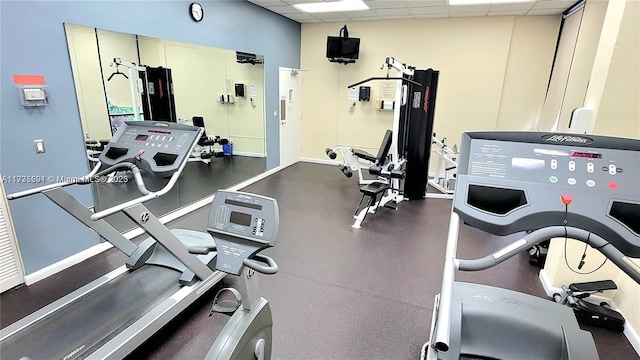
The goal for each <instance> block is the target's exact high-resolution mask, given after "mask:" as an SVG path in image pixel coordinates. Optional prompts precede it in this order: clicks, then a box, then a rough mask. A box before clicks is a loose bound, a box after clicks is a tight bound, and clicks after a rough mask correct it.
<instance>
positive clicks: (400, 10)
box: [374, 8, 411, 17]
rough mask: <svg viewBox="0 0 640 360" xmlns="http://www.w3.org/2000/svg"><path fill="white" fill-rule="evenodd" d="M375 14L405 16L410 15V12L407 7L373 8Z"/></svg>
mask: <svg viewBox="0 0 640 360" xmlns="http://www.w3.org/2000/svg"><path fill="white" fill-rule="evenodd" d="M374 11H375V12H376V14H378V15H380V16H382V17H387V16H400V15H402V16H406V15H411V12H410V11H409V9H408V8H397V9H375V10H374Z"/></svg>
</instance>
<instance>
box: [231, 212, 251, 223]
mask: <svg viewBox="0 0 640 360" xmlns="http://www.w3.org/2000/svg"><path fill="white" fill-rule="evenodd" d="M229 222H232V223H234V224H238V225H243V226H249V225H251V215H249V214H245V213H241V212H237V211H232V212H231V217H230V218H229Z"/></svg>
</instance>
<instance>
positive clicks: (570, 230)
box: [430, 212, 640, 352]
mask: <svg viewBox="0 0 640 360" xmlns="http://www.w3.org/2000/svg"><path fill="white" fill-rule="evenodd" d="M459 226H460V217H459V216H458V214H457V213H455V212H452V214H451V219H450V223H449V236H448V239H447V248H446V249H447V250H446V254H445V267H444V273H443V276H442V288H441V290H440V297H439V301H438V304H437V306H438V309H437V314H436V320H435V327H434V331H433V332H432V338H431V339H430V343H431V346H432V347H434V348H435V349H437V350H439V351H443V352H446V351H448V350H449V341H450V335H451V310H452V309H451V305H452V303H453V283H454V280H455V270H456V269H458V270H461V271H478V270H482V269H487V268H490V267H492V266H495V265H497V264H499V263H501V262H503V261H504V260H507V259H509V258H511V257H513V256H515V255H516V254H519V253H520V252H522V251H525V250H526V249H528V248H529V247H531V246H532V245H535V244H537V243H540V242H541V241H544V240H548V239H552V238H558V237H565V236H566V237H567V238H571V239H575V240H579V241H582V242H585V243H586V242H587V239H588V242H589V244H590V245H591V246H592V247H593V248H595V249H597V250H598V251H600V252H601V253H602V254H603V255H604V256H606V257H607V258H608V259H609V260H611V262H613V263H614V264H615V265H616V266H618V267H619V268H620V270H622V271H624V273H625V274H627V275H629V277H631V278H632V279H633V280H634V281H635V282H636V283H638V284H640V268H638V267H637V265H633V264H632V263H631V262H629V261H627V260H626V259H627V258H626V256H625V255H624V254H623V253H622V252H620V250H618V249H617V248H616V247H615V246H613V245H612V244H611V243H610V242H608V241H606V240H605V239H603V238H602V237H600V236H598V235H596V234H594V233H590V232H588V231H586V230H583V229H579V228H575V227H569V226H567V227H565V226H552V227H547V228H542V229H539V230H536V231H534V232H532V233H530V234H527V235H526V236H524V237H523V238H522V239H520V240H516V241H515V242H513V243H511V244H509V245H507V246H505V247H503V248H502V249H500V250H498V251H495V252H494V253H492V254H491V255H488V256H485V257H483V258H479V259H472V260H463V259H457V258H456V257H455V252H456V247H457V243H458V230H459ZM514 244H515V245H514Z"/></svg>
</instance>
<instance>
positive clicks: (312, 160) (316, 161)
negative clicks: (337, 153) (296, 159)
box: [300, 158, 341, 165]
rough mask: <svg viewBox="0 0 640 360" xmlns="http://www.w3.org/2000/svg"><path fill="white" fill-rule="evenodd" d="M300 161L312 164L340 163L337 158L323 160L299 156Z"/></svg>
mask: <svg viewBox="0 0 640 360" xmlns="http://www.w3.org/2000/svg"><path fill="white" fill-rule="evenodd" d="M300 161H303V162H308V163H314V164H323V165H340V164H341V163H340V161H337V160H325V159H315V158H301V159H300Z"/></svg>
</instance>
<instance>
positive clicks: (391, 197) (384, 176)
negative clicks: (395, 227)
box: [325, 57, 438, 228]
mask: <svg viewBox="0 0 640 360" xmlns="http://www.w3.org/2000/svg"><path fill="white" fill-rule="evenodd" d="M385 66H386V68H387V75H386V76H384V77H371V78H368V79H365V80H362V81H359V82H357V83H355V84H351V85H349V86H348V88H353V87H356V86H358V85H360V84H364V83H366V82H369V81H373V80H386V81H388V80H395V81H396V84H395V104H396V106H394V110H393V111H394V112H393V128H392V130H390V131H387V134H385V139H384V140H383V145H382V146H381V147H380V149H379V151H378V156H373V155H371V154H368V153H366V152H364V151H362V150H358V149H354V148H352V147H349V146H338V147H336V148H335V149H331V148H327V149H325V153H326V154H327V155H328V156H329V157H330V158H331V159H335V158H336V157H337V156H336V153H337V152H340V154H341V158H342V159H341V161H342V162H341V164H340V165H339V168H340V170H341V171H342V173H343V174H344V175H345V176H347V177H351V176H353V172H354V171H356V172H358V183H359V185H360V192H361V193H363V198H362V199H361V202H360V203H362V200H364V197H366V196H369V197H370V201H369V206H367V207H366V208H365V209H363V210H362V211H360V212H359V213H358V208H359V206H358V208H357V209H356V215H354V217H355V219H356V221H355V223H354V224H353V227H354V228H359V227H360V224H361V223H362V221H363V220H364V218H365V216H366V214H367V213H374V212H375V211H376V209H378V208H380V207H389V208H392V209H397V207H396V205H397V204H399V203H400V202H402V201H403V200H414V199H423V198H425V194H426V186H427V180H428V163H429V154H430V148H431V133H432V132H433V112H434V104H435V94H436V87H437V81H438V71H434V70H432V69H428V70H416V69H415V68H414V67H412V66H408V65H406V64H403V63H400V62H398V61H397V60H395V59H394V58H393V57H387V58H386V59H385V62H384V64H383V65H382V67H381V69H384V68H385ZM392 69H394V70H395V71H396V76H395V77H391V76H389V73H390V71H391V70H392ZM387 142H389V143H390V144H389V145H386V143H387ZM382 154H385V156H383V157H382V156H381V155H382ZM363 169H364V170H369V173H370V174H372V175H376V176H378V177H379V178H378V179H377V180H366V179H364V177H363V176H362V170H363ZM383 193H384V195H383V196H382V198H381V199H380V200H379V201H378V200H377V197H378V196H379V195H381V194H383Z"/></svg>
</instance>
